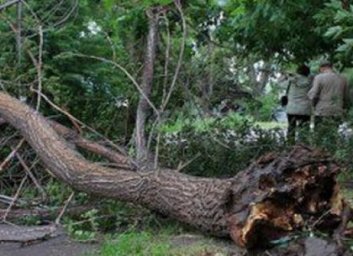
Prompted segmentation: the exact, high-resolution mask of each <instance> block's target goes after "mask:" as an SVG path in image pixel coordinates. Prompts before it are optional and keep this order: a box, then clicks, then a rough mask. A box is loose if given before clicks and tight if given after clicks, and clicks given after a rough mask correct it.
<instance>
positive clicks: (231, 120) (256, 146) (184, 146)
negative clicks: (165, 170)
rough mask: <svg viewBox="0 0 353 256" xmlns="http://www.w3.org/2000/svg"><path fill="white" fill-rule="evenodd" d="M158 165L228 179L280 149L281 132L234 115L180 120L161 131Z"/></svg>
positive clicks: (168, 124)
mask: <svg viewBox="0 0 353 256" xmlns="http://www.w3.org/2000/svg"><path fill="white" fill-rule="evenodd" d="M161 132H162V136H161V142H160V143H161V145H160V157H161V158H160V159H161V162H162V165H164V166H168V167H170V168H178V167H180V166H183V165H185V167H184V168H183V171H184V172H187V173H190V174H193V175H199V176H218V177H226V176H232V175H234V174H235V173H237V172H238V171H239V170H242V169H244V168H246V167H247V166H248V165H249V164H250V162H251V161H252V160H253V159H255V158H257V157H259V156H260V155H262V154H264V153H265V152H268V151H271V150H282V149H283V148H284V147H285V146H286V145H285V137H284V135H285V134H284V132H283V130H282V129H278V128H276V129H270V130H266V129H262V128H261V127H260V126H258V125H256V124H255V123H254V121H253V120H251V119H249V118H247V117H245V116H241V115H239V114H237V113H229V114H228V115H227V116H224V117H208V118H194V119H191V118H190V119H189V118H184V119H183V118H182V117H179V118H177V119H176V121H175V122H169V123H167V124H165V125H164V126H163V127H162V128H161Z"/></svg>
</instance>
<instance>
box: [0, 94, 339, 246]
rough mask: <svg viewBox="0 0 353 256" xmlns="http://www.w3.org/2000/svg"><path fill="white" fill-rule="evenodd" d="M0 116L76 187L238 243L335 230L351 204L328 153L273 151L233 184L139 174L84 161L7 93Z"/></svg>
mask: <svg viewBox="0 0 353 256" xmlns="http://www.w3.org/2000/svg"><path fill="white" fill-rule="evenodd" d="M0 115H1V116H2V117H3V118H4V119H5V120H6V121H7V122H9V123H10V124H11V125H13V126H14V127H15V128H17V129H18V130H19V131H20V132H21V134H22V135H23V136H24V138H25V139H26V140H27V141H28V143H29V144H30V145H31V146H32V147H33V149H34V150H35V151H36V152H37V153H38V155H39V157H40V158H41V160H42V161H43V162H44V163H45V164H46V165H47V167H48V169H49V170H50V171H51V172H52V173H53V174H54V175H55V176H56V177H58V178H59V179H61V180H63V181H64V182H66V183H68V184H69V185H70V186H72V187H73V188H75V189H77V190H80V191H84V192H87V193H93V194H96V195H100V196H102V197H109V198H115V199H118V200H122V201H128V202H132V203H136V204H141V205H144V206H146V207H148V208H150V209H153V210H156V211H158V212H161V213H163V214H166V215H168V216H170V217H173V218H175V219H177V220H179V221H181V222H184V223H187V224H190V225H193V226H195V227H197V228H199V229H201V230H203V231H207V232H210V233H212V234H214V235H218V236H231V237H232V239H233V240H234V241H235V242H236V243H237V244H239V245H241V246H245V247H257V246H260V245H266V244H267V243H268V242H269V241H270V240H272V239H278V238H280V237H281V236H283V235H287V234H288V233H290V232H293V231H296V230H300V229H301V228H303V227H307V226H311V227H312V228H314V227H317V228H321V229H323V230H325V229H327V230H331V231H332V230H333V229H334V228H336V227H337V226H338V225H339V224H340V222H341V212H342V209H343V207H344V201H343V200H342V198H341V196H340V194H339V187H338V185H337V183H336V180H335V177H336V174H337V173H338V171H339V167H338V166H337V165H336V164H335V163H334V162H333V161H332V160H331V159H330V158H329V157H328V156H327V155H325V154H323V153H322V152H319V151H316V150H312V149H309V148H304V147H296V148H294V149H293V151H292V152H290V153H289V154H285V155H283V156H277V155H272V154H269V155H267V156H265V157H263V158H261V159H259V160H258V161H256V162H255V163H254V164H253V165H252V166H250V167H249V168H248V169H247V170H245V171H243V172H240V173H239V174H238V175H236V176H235V177H234V178H230V179H211V178H201V177H193V176H189V175H185V174H182V173H179V172H176V171H173V170H156V171H154V172H143V173H141V172H132V171H128V170H125V169H109V168H105V167H101V166H98V165H96V164H94V163H91V162H89V161H87V160H86V159H84V158H83V157H82V156H81V155H80V154H78V153H77V152H76V151H74V150H73V149H72V147H70V146H68V144H67V143H66V142H65V141H64V140H63V139H62V138H61V137H60V136H59V135H58V134H57V133H56V132H55V131H54V129H53V128H52V127H51V126H50V125H49V123H48V122H47V121H46V119H45V118H44V117H43V116H41V115H40V114H39V113H37V112H35V111H34V110H32V109H31V108H29V107H28V106H26V105H24V104H23V103H21V102H19V101H18V100H16V99H15V98H12V97H10V96H8V95H6V94H4V93H0Z"/></svg>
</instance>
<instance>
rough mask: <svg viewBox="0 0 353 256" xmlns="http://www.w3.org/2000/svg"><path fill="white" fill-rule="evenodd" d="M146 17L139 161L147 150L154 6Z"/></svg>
mask: <svg viewBox="0 0 353 256" xmlns="http://www.w3.org/2000/svg"><path fill="white" fill-rule="evenodd" d="M146 14H147V17H148V36H147V46H146V55H145V60H144V66H143V74H142V83H141V87H142V91H143V94H144V95H140V100H139V103H138V106H137V111H136V137H135V138H136V154H137V160H138V161H139V162H145V161H146V160H148V152H147V145H146V136H145V123H146V118H147V114H148V111H149V110H150V106H149V103H148V101H147V99H146V97H147V98H149V97H150V95H151V91H152V82H153V73H154V62H155V58H156V48H157V33H158V18H159V13H158V12H157V10H156V8H151V9H149V10H148V11H147V12H146Z"/></svg>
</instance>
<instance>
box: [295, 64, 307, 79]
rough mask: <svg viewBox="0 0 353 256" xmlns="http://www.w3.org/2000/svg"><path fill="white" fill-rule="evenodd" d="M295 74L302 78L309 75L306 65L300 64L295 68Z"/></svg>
mask: <svg viewBox="0 0 353 256" xmlns="http://www.w3.org/2000/svg"><path fill="white" fill-rule="evenodd" d="M297 73H298V74H300V75H303V76H308V75H309V74H310V68H309V67H308V66H307V65H305V64H302V65H300V66H298V67H297Z"/></svg>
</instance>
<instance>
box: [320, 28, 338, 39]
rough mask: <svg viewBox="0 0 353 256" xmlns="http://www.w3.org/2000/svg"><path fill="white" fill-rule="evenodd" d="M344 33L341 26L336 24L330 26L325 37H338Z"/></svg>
mask: <svg viewBox="0 0 353 256" xmlns="http://www.w3.org/2000/svg"><path fill="white" fill-rule="evenodd" d="M341 33H342V27H341V26H334V27H330V28H329V29H328V30H327V31H326V33H325V34H324V36H325V37H331V38H335V39H336V38H337V37H338V36H339V35H340V34H341Z"/></svg>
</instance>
